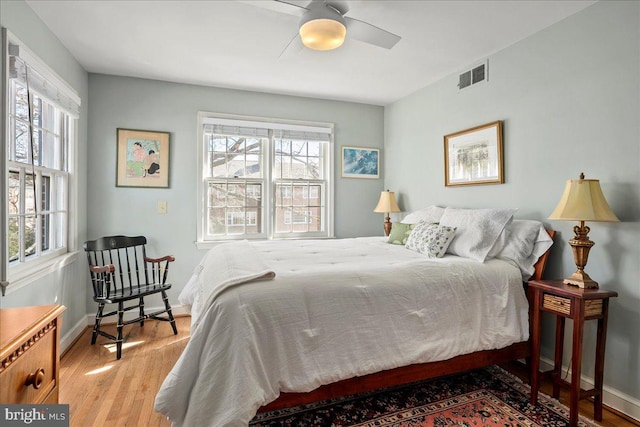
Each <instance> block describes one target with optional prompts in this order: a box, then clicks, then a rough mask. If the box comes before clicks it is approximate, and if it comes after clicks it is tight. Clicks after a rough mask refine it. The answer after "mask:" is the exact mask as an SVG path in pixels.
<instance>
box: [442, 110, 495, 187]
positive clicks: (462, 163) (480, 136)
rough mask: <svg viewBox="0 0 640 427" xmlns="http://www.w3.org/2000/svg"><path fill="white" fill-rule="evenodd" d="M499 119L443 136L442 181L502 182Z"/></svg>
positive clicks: (452, 182)
mask: <svg viewBox="0 0 640 427" xmlns="http://www.w3.org/2000/svg"><path fill="white" fill-rule="evenodd" d="M503 161H504V160H503V141H502V121H501V120H498V121H495V122H491V123H487V124H484V125H481V126H476V127H473V128H471V129H466V130H463V131H460V132H456V133H452V134H449V135H445V137H444V185H445V186H446V187H454V186H460V185H485V184H503V183H504V167H503Z"/></svg>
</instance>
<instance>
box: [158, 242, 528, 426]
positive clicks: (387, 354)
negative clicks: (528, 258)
mask: <svg viewBox="0 0 640 427" xmlns="http://www.w3.org/2000/svg"><path fill="white" fill-rule="evenodd" d="M250 245H251V246H252V247H253V248H255V250H256V252H257V253H259V254H260V255H259V258H260V259H261V261H260V262H263V263H264V264H265V265H266V266H268V267H269V269H270V270H273V271H275V274H276V276H275V278H274V279H273V280H268V281H259V282H251V283H245V284H241V285H235V286H232V287H228V288H226V289H225V290H222V291H220V289H218V290H217V291H216V292H218V295H217V297H216V298H214V299H213V300H212V301H210V302H211V304H210V305H209V306H208V307H194V308H196V310H195V312H198V313H200V314H199V315H198V316H199V317H198V319H195V321H194V322H193V324H194V325H195V326H194V327H193V328H192V331H191V339H190V341H189V343H188V344H187V347H186V348H185V350H184V352H183V354H182V355H181V356H180V358H179V360H178V362H177V363H176V365H175V366H174V368H173V369H172V371H171V372H170V373H169V375H168V376H167V378H166V379H165V381H164V383H163V385H162V387H161V389H160V391H159V392H158V394H157V396H156V401H155V409H156V410H157V411H159V412H161V413H163V414H165V415H166V416H167V417H169V418H170V419H171V420H172V421H173V423H174V425H177V426H180V425H184V426H198V427H201V426H216V427H221V426H246V425H247V424H248V422H249V421H250V420H251V419H252V418H253V416H254V415H255V413H256V411H257V409H258V408H259V407H260V406H262V405H264V404H266V403H269V402H271V401H273V400H275V399H276V398H277V397H278V395H279V393H280V391H286V392H294V391H298V392H305V391H310V390H313V389H315V388H317V387H318V386H320V385H322V384H327V383H331V382H335V381H338V380H341V379H345V378H350V377H353V376H359V375H364V374H368V373H372V372H377V371H381V370H385V369H391V368H395V367H399V366H405V365H409V364H412V363H421V362H430V361H437V360H446V359H449V358H452V357H455V356H458V355H461V354H466V353H470V352H474V351H479V350H489V349H495V348H502V347H505V346H508V345H510V344H513V343H515V342H520V341H524V340H527V339H528V314H527V311H528V304H527V300H526V297H525V295H524V291H523V287H522V277H521V274H520V271H519V269H518V267H516V266H515V265H514V264H513V263H510V262H508V261H502V260H498V259H492V260H489V261H487V262H485V263H479V262H477V261H473V260H469V259H464V258H459V257H455V256H446V257H445V258H441V259H427V258H425V257H424V255H422V254H419V253H416V252H412V251H409V250H407V249H405V248H404V246H401V245H391V244H387V243H385V242H384V240H383V239H382V238H378V237H373V238H357V239H340V240H322V241H275V242H259V243H251V244H250ZM221 247H224V245H222V246H221ZM256 252H253V253H254V255H253V256H256V255H255V253H256ZM210 258H211V260H212V262H213V263H214V264H213V265H212V266H211V268H215V262H216V259H215V257H210ZM196 273H198V272H196ZM201 277H202V274H194V278H193V279H192V280H191V281H190V283H189V286H188V287H187V288H185V290H184V291H183V293H182V294H181V300H183V301H191V302H194V301H195V300H196V299H197V300H198V301H206V297H199V298H196V297H197V295H198V293H199V289H201V287H202V286H204V285H203V284H202V283H201V282H202V281H201Z"/></svg>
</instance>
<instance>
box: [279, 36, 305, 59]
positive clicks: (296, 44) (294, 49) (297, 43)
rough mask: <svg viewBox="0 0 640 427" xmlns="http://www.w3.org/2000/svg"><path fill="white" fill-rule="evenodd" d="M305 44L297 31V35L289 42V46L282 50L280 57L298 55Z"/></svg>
mask: <svg viewBox="0 0 640 427" xmlns="http://www.w3.org/2000/svg"><path fill="white" fill-rule="evenodd" d="M303 48H304V45H303V44H302V40H300V35H299V34H297V33H296V35H295V36H293V38H292V39H291V41H290V42H289V43H288V44H287V46H286V47H285V48H284V49H283V50H282V52H280V56H279V57H280V58H291V57H293V56H295V55H297V54H298V53H299V52H300V51H301V50H302V49H303Z"/></svg>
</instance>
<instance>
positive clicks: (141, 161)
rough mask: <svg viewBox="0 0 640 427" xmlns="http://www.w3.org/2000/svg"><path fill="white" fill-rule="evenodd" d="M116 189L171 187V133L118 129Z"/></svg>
mask: <svg viewBox="0 0 640 427" xmlns="http://www.w3.org/2000/svg"><path fill="white" fill-rule="evenodd" d="M117 147H118V149H117V160H116V187H149V188H168V187H169V132H157V131H148V130H136V129H121V128H118V145H117Z"/></svg>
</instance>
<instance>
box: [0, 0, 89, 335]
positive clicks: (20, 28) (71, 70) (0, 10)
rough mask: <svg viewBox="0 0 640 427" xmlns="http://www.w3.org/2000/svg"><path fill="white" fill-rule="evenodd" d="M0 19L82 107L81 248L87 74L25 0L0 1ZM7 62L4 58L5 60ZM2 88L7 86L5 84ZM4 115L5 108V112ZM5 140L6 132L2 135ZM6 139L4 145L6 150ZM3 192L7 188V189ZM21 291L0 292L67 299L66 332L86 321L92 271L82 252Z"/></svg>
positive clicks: (20, 302)
mask: <svg viewBox="0 0 640 427" xmlns="http://www.w3.org/2000/svg"><path fill="white" fill-rule="evenodd" d="M0 24H1V25H2V26H3V27H5V28H7V29H9V31H11V32H12V33H13V34H14V35H15V36H16V37H17V38H18V39H20V41H21V42H22V43H24V44H25V45H26V46H27V47H28V48H29V49H30V50H31V51H33V52H34V53H35V54H36V55H38V56H39V57H40V59H41V60H43V61H44V62H46V63H47V64H48V65H49V67H51V69H53V70H54V71H55V72H56V73H58V75H59V76H60V77H62V78H63V79H64V80H65V81H66V82H67V83H68V84H70V85H71V86H72V87H73V88H74V89H75V90H76V91H77V92H78V94H79V95H80V98H81V99H82V106H81V112H80V119H79V123H78V129H79V133H78V147H77V152H76V154H77V158H78V160H79V161H78V163H77V169H76V171H75V174H74V177H73V179H74V180H75V181H76V183H77V187H78V194H77V200H72V201H71V206H72V209H74V210H75V214H76V215H77V218H78V234H77V238H76V239H75V241H74V242H71V245H72V246H74V247H75V248H76V249H80V250H81V249H82V242H83V241H84V240H86V239H85V237H86V227H87V221H86V219H87V213H86V206H87V197H86V194H87V188H86V176H87V171H86V165H85V162H84V159H86V157H87V146H86V141H87V105H88V92H89V91H88V85H89V83H88V80H89V78H88V74H87V72H86V71H84V69H83V68H82V67H81V66H80V65H79V64H78V62H77V61H76V60H75V59H74V58H73V56H72V55H71V54H70V53H69V51H68V50H67V49H66V48H65V47H64V46H63V45H62V44H61V43H60V41H59V40H58V39H57V38H56V37H55V36H54V35H53V34H52V33H51V32H50V31H49V29H48V28H47V27H45V25H44V24H43V22H42V21H41V20H40V18H38V17H37V15H36V14H35V13H34V12H33V11H32V10H31V8H30V7H29V6H27V4H26V3H24V2H23V1H2V2H0ZM3 66H4V61H3ZM0 86H2V90H4V85H0ZM3 114H4V112H3ZM2 138H3V141H4V135H3V136H2ZM4 147H5V145H4V142H3V144H2V149H3V150H4ZM3 191H4V190H3ZM80 255H81V256H80V257H77V260H76V261H75V262H74V263H72V264H70V265H67V266H66V267H64V268H62V269H59V270H58V271H56V272H55V273H53V274H50V275H48V276H47V277H46V278H44V279H42V280H37V281H35V282H32V283H30V284H28V285H27V286H25V287H22V288H20V289H17V290H13V289H11V288H9V289H8V290H7V295H6V296H4V297H0V306H1V307H3V308H6V307H19V306H26V305H45V304H54V303H56V304H63V305H65V306H66V307H67V311H66V312H65V313H64V315H63V321H62V334H63V335H65V334H67V333H68V332H69V331H70V330H71V329H72V328H73V327H74V326H76V325H77V323H78V322H81V323H82V326H84V325H85V324H86V313H87V307H86V303H85V300H86V296H85V295H86V288H87V280H88V274H87V271H86V266H85V263H86V261H85V260H84V257H83V256H82V254H80Z"/></svg>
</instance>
